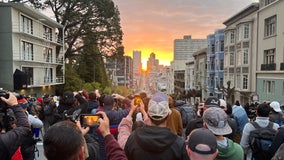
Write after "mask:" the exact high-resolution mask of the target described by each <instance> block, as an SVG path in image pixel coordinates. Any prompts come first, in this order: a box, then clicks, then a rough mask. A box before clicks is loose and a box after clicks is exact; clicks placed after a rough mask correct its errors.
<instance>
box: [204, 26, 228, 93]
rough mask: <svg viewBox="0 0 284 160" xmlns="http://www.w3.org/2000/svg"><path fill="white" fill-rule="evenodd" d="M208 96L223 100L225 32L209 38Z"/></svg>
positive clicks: (222, 31) (217, 31)
mask: <svg viewBox="0 0 284 160" xmlns="http://www.w3.org/2000/svg"><path fill="white" fill-rule="evenodd" d="M206 77H207V78H206V86H207V87H206V88H207V90H206V91H207V95H206V96H209V95H213V96H215V97H218V98H223V92H222V89H221V88H222V86H224V30H223V29H218V30H216V31H215V32H214V34H211V35H208V36H207V76H206Z"/></svg>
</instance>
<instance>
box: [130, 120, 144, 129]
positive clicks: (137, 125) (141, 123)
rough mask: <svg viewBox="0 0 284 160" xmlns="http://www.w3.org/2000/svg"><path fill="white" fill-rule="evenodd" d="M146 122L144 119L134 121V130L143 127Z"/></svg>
mask: <svg viewBox="0 0 284 160" xmlns="http://www.w3.org/2000/svg"><path fill="white" fill-rule="evenodd" d="M144 125H145V124H144V122H143V121H135V122H133V126H132V131H134V130H135V129H137V128H140V127H143V126H144Z"/></svg>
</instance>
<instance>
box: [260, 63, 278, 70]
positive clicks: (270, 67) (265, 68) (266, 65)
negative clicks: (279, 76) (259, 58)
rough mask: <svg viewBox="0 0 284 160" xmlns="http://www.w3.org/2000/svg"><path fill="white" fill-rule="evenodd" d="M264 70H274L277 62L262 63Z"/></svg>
mask: <svg viewBox="0 0 284 160" xmlns="http://www.w3.org/2000/svg"><path fill="white" fill-rule="evenodd" d="M260 69H261V70H262V71H274V70H276V63H270V64H261V68H260Z"/></svg>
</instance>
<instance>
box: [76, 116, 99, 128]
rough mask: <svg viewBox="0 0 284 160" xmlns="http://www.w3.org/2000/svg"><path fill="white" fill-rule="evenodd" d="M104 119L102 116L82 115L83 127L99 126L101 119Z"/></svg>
mask: <svg viewBox="0 0 284 160" xmlns="http://www.w3.org/2000/svg"><path fill="white" fill-rule="evenodd" d="M100 118H102V115H100V114H81V115H80V122H81V126H83V127H94V126H98V125H99V122H98V121H99V119H100Z"/></svg>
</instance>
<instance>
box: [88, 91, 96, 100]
mask: <svg viewBox="0 0 284 160" xmlns="http://www.w3.org/2000/svg"><path fill="white" fill-rule="evenodd" d="M89 100H90V101H95V100H97V96H96V93H95V92H90V93H89Z"/></svg>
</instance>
